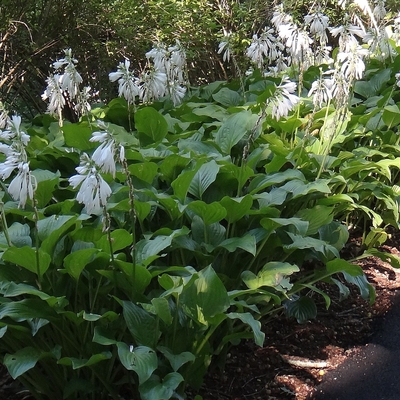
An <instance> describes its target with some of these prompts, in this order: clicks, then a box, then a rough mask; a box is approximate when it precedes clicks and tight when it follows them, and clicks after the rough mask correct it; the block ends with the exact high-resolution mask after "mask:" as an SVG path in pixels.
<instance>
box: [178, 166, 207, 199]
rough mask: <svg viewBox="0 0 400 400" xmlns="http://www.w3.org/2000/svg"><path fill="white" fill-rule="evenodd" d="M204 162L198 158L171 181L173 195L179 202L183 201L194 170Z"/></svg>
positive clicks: (194, 173) (194, 172)
mask: <svg viewBox="0 0 400 400" xmlns="http://www.w3.org/2000/svg"><path fill="white" fill-rule="evenodd" d="M203 163H204V160H199V161H198V162H197V163H196V165H195V167H194V168H193V169H192V170H190V171H183V172H182V173H181V174H180V175H179V176H178V177H177V178H176V179H175V180H174V181H173V182H172V183H171V186H172V188H173V189H174V193H175V196H176V197H177V198H178V199H179V200H180V202H181V203H185V198H186V195H187V192H188V190H189V187H190V185H191V183H192V180H193V178H194V176H195V175H196V172H197V171H198V170H199V168H200V167H201V166H202V164H203Z"/></svg>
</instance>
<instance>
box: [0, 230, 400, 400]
mask: <svg viewBox="0 0 400 400" xmlns="http://www.w3.org/2000/svg"><path fill="white" fill-rule="evenodd" d="M351 243H352V244H351V246H350V248H348V249H347V251H348V252H350V253H351V252H352V251H356V252H357V240H353V241H352V242H351ZM399 248H400V234H399V233H393V234H392V236H391V238H390V239H389V240H388V241H387V243H386V244H385V245H384V246H382V248H381V250H383V251H387V252H390V253H393V254H396V255H399V254H400V253H399V250H398V249H399ZM350 255H351V254H348V256H350ZM358 264H359V265H360V266H361V267H362V268H363V270H364V272H365V273H366V275H367V277H368V280H369V282H370V283H371V284H372V285H373V286H374V287H375V290H376V301H375V303H374V304H373V305H369V303H368V301H366V300H363V299H362V298H361V297H360V296H359V293H358V290H357V289H356V288H351V294H350V296H349V297H348V298H347V299H345V300H342V301H340V299H339V291H338V289H337V288H336V287H334V286H332V285H330V286H328V285H325V284H322V285H320V286H319V287H320V288H322V289H323V290H324V291H325V292H326V293H327V294H328V295H329V296H330V297H331V301H332V304H331V306H330V308H329V309H328V310H326V309H325V308H324V302H323V300H322V298H321V299H318V297H320V296H318V297H317V295H316V297H315V300H316V302H317V301H318V304H319V313H318V316H317V318H316V319H315V320H313V321H309V322H307V323H305V324H301V325H300V324H298V323H297V322H296V321H295V320H293V319H289V318H286V317H285V316H284V315H278V316H276V318H273V319H271V320H269V321H268V322H266V323H265V324H264V325H263V331H264V332H265V336H266V337H265V343H264V347H263V348H259V347H257V346H255V345H254V343H252V342H251V341H249V342H245V343H242V344H241V345H239V346H237V347H233V348H232V349H231V350H230V352H229V353H228V356H227V360H226V364H225V367H224V369H223V370H218V369H217V368H214V369H211V371H210V373H209V374H208V375H207V377H206V379H205V381H204V384H203V386H202V388H201V390H200V392H199V393H198V394H199V395H200V396H202V398H203V399H204V400H261V399H262V400H265V399H268V400H274V399H277V400H310V399H312V397H313V393H314V392H315V388H316V386H317V385H318V384H319V383H320V382H321V381H322V379H323V376H324V375H325V374H326V372H327V371H329V370H332V369H334V368H336V367H337V366H338V365H339V364H340V363H342V362H343V361H344V360H345V359H346V358H347V357H349V356H351V355H353V354H355V353H356V352H357V351H358V350H359V349H360V347H361V346H362V345H364V344H366V343H367V342H368V339H369V337H370V336H371V335H372V334H373V332H374V330H375V328H376V326H377V325H378V324H379V319H380V317H382V316H383V315H384V314H386V312H387V311H388V310H389V309H390V307H391V305H392V302H393V296H394V294H395V292H396V290H397V289H399V288H400V270H399V271H396V270H395V269H394V268H392V267H391V266H390V265H389V264H387V263H384V262H382V261H381V260H380V259H378V258H375V257H370V258H366V259H362V260H360V261H358ZM0 368H1V367H0ZM194 397H195V393H193V392H189V394H188V397H187V398H188V399H190V400H192V399H193V398H194ZM0 399H2V400H31V399H32V397H30V396H29V394H28V393H27V392H26V391H23V390H22V388H21V387H20V386H19V385H18V384H17V383H15V382H13V381H12V379H11V378H10V377H9V376H8V375H7V373H6V371H5V370H4V368H3V369H0ZM155 400H156V399H155Z"/></svg>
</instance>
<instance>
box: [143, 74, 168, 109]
mask: <svg viewBox="0 0 400 400" xmlns="http://www.w3.org/2000/svg"><path fill="white" fill-rule="evenodd" d="M141 81H142V85H141V87H140V98H141V99H142V100H143V101H144V102H145V103H146V102H150V101H153V100H158V99H159V98H160V97H163V96H164V95H165V93H166V90H167V75H166V74H165V73H164V72H161V71H156V70H154V71H149V72H146V73H144V74H142V76H141Z"/></svg>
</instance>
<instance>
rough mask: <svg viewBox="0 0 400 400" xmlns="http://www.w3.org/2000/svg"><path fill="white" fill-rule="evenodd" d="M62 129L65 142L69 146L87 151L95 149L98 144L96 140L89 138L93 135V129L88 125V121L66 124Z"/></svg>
mask: <svg viewBox="0 0 400 400" xmlns="http://www.w3.org/2000/svg"><path fill="white" fill-rule="evenodd" d="M61 130H62V131H63V133H64V140H65V144H66V145H67V146H68V147H75V148H77V149H79V150H83V151H87V150H90V149H95V148H96V147H97V146H98V144H97V143H96V142H91V141H90V140H89V139H90V138H91V137H92V129H91V128H90V127H89V126H88V124H87V122H82V123H75V124H65V125H64V126H63V127H62V128H61Z"/></svg>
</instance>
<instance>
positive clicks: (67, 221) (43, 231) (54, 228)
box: [37, 215, 77, 255]
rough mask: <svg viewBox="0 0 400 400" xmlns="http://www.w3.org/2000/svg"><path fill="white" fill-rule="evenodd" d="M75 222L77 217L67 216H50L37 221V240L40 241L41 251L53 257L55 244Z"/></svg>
mask: <svg viewBox="0 0 400 400" xmlns="http://www.w3.org/2000/svg"><path fill="white" fill-rule="evenodd" d="M76 221H77V217H72V216H69V215H52V216H51V217H48V218H44V219H41V220H39V221H38V223H37V225H38V234H39V239H40V240H41V241H42V245H41V246H42V249H43V250H44V251H46V252H47V253H48V254H50V255H53V253H54V249H55V246H56V244H57V242H59V240H60V239H61V238H62V237H63V235H64V234H65V233H66V232H67V231H68V230H69V228H70V227H71V226H73V225H74V224H75V223H76Z"/></svg>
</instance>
